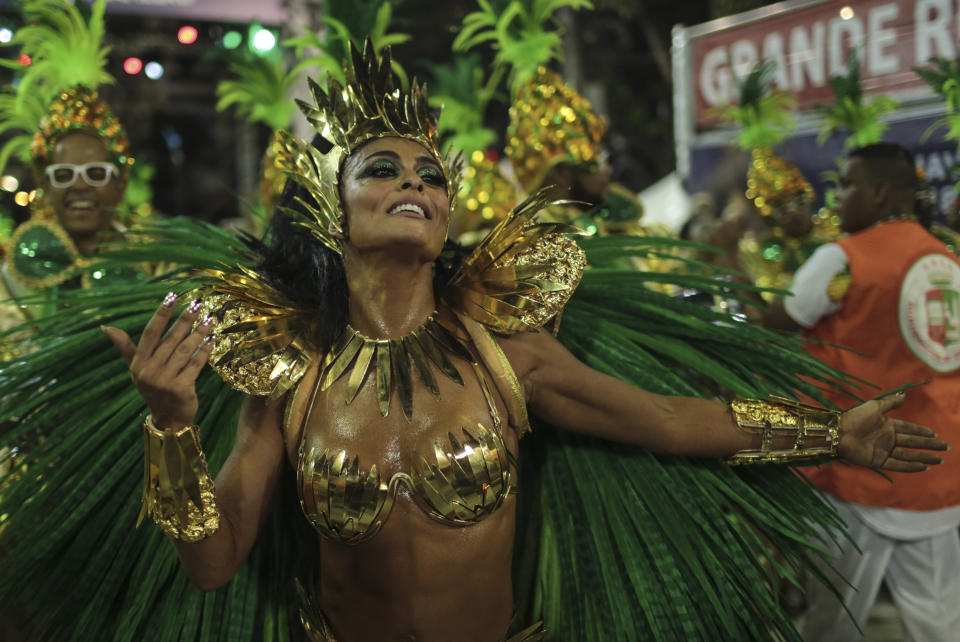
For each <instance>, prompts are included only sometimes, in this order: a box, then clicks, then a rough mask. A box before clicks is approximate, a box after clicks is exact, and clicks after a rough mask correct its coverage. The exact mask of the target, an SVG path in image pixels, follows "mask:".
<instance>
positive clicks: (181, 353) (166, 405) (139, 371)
mask: <svg viewBox="0 0 960 642" xmlns="http://www.w3.org/2000/svg"><path fill="white" fill-rule="evenodd" d="M176 300H177V297H176V295H175V294H173V293H172V292H171V293H170V294H168V295H167V296H166V297H165V298H164V300H163V303H162V304H160V307H159V308H157V311H156V312H155V313H154V315H153V317H152V318H151V319H150V321H149V323H147V327H146V328H144V330H143V335H142V336H141V337H140V343H139V344H137V345H134V343H133V341H132V340H131V339H130V336H129V335H128V334H127V333H126V332H124V331H123V330H121V329H119V328H111V327H103V332H104V334H106V335H107V337H109V338H110V341H112V342H113V345H114V346H116V348H117V350H119V351H120V354H122V355H123V358H124V359H125V360H126V362H127V365H129V366H130V376H131V377H132V378H133V383H134V385H135V386H136V387H137V390H139V391H140V394H141V395H143V398H144V400H145V401H146V402H147V406H149V407H150V414H151V415H152V416H153V423H154V425H156V426H157V427H158V428H166V429H169V430H176V429H178V428H182V427H184V426H189V425H191V424H193V423H194V420H195V418H196V415H197V407H198V403H197V392H196V385H195V384H196V380H197V376H198V375H199V374H200V370H202V369H203V366H204V364H205V363H206V362H207V357H209V356H210V351H211V350H212V349H213V343H214V338H215V335H213V334H210V330H211V327H212V325H213V318H212V317H210V316H209V315H208V316H207V317H205V318H204V319H203V320H202V321H201V322H200V323H199V324H197V326H196V328H195V329H192V328H193V326H194V323H195V322H196V321H197V317H198V315H199V314H200V300H199V299H197V300H196V301H194V302H193V303H191V304H190V305H188V306H187V307H186V309H185V310H184V311H183V313H182V314H181V315H180V318H179V319H177V321H176V322H175V323H174V324H173V326H172V327H171V328H170V329H169V330H168V331H167V332H166V333H164V330H166V328H167V325H168V324H169V322H170V317H172V316H173V309H174V304H175V303H176Z"/></svg>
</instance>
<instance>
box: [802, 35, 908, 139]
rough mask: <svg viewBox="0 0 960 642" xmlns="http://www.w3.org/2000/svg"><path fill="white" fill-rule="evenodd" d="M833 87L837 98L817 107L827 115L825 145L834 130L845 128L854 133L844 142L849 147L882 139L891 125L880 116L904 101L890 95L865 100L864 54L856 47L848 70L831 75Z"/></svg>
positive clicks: (823, 126)
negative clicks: (862, 64)
mask: <svg viewBox="0 0 960 642" xmlns="http://www.w3.org/2000/svg"><path fill="white" fill-rule="evenodd" d="M830 87H831V88H832V89H833V96H834V99H835V101H834V102H832V103H821V104H819V105H817V106H816V107H815V109H816V111H817V112H818V113H820V114H821V115H822V116H823V123H822V124H821V126H820V134H819V136H818V137H817V143H820V144H822V143H823V141H825V140H826V139H827V138H829V137H830V136H832V135H833V134H834V133H836V132H839V131H844V130H846V131H848V132H850V135H849V136H848V137H847V139H846V140H845V141H844V143H843V148H844V149H845V150H846V149H851V148H853V147H862V146H864V145H870V144H871V143H876V142H879V141H880V139H881V138H883V133H884V132H885V131H886V130H887V128H888V127H889V125H888V124H887V123H884V122H882V121H881V120H880V117H881V116H883V115H884V114H888V113H890V112H892V111H894V110H895V109H896V108H897V107H898V106H899V105H900V101H899V100H897V99H895V98H891V97H890V96H877V97H876V98H874V99H873V100H871V101H869V102H866V103H865V102H864V101H863V87H861V85H860V56H859V55H858V54H857V52H856V50H854V51H853V52H852V53H851V54H850V61H849V63H848V65H847V73H846V74H840V75H836V76H831V78H830Z"/></svg>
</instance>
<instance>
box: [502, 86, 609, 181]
mask: <svg viewBox="0 0 960 642" xmlns="http://www.w3.org/2000/svg"><path fill="white" fill-rule="evenodd" d="M606 130H607V126H606V123H605V122H604V121H603V118H601V117H600V116H598V115H597V114H596V113H595V112H594V111H593V108H592V107H591V106H590V102H589V101H588V100H587V99H586V98H584V97H583V96H581V95H580V94H579V93H578V92H577V91H576V90H575V89H573V88H572V87H570V86H569V85H567V84H566V83H565V82H563V77H561V76H560V74H558V73H556V72H554V71H549V70H548V69H547V68H545V67H539V68H538V69H537V73H536V74H535V75H534V77H533V79H532V80H530V81H529V82H527V83H526V84H524V85H523V86H521V87H520V89H519V90H518V91H517V95H516V97H515V98H514V102H513V106H512V107H510V126H509V127H508V128H507V147H506V150H505V151H506V155H507V157H508V158H509V159H510V162H511V163H512V164H513V169H514V172H515V173H516V176H517V180H518V181H519V182H520V185H521V186H522V187H523V189H524V190H526V191H527V192H528V193H532V192H534V191H536V190H537V189H538V188H539V187H541V183H542V182H543V180H544V178H546V176H547V174H548V173H549V171H550V170H551V169H553V167H554V166H555V165H557V164H559V163H570V164H572V165H576V166H577V167H589V166H591V165H594V164H596V163H598V162H599V161H600V158H601V156H602V151H603V147H602V145H601V144H600V141H601V140H603V136H604V134H605V133H606Z"/></svg>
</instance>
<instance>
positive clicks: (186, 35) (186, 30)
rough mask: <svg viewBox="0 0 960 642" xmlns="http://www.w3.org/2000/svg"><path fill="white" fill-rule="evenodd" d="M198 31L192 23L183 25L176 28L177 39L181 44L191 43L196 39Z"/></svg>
mask: <svg viewBox="0 0 960 642" xmlns="http://www.w3.org/2000/svg"><path fill="white" fill-rule="evenodd" d="M199 35H200V32H199V31H197V28H196V27H194V26H193V25H183V26H182V27H180V29H179V30H177V40H179V41H180V44H181V45H192V44H193V43H195V42H196V41H197V37H198V36H199Z"/></svg>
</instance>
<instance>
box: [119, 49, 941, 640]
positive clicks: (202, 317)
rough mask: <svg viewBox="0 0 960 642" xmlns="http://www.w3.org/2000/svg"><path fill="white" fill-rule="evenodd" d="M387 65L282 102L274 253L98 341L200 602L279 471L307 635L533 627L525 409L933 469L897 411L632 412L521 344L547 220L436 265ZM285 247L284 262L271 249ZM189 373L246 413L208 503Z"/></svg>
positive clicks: (653, 407) (674, 440) (643, 441)
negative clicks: (129, 393) (119, 363)
mask: <svg viewBox="0 0 960 642" xmlns="http://www.w3.org/2000/svg"><path fill="white" fill-rule="evenodd" d="M389 69H390V61H389V55H388V54H387V55H385V56H384V58H383V59H381V60H378V59H377V58H376V57H375V56H373V54H372V53H371V52H364V55H363V56H361V55H360V54H358V53H356V52H353V61H352V68H351V69H348V76H347V83H346V85H344V86H341V85H339V83H336V82H335V81H332V80H331V81H330V82H329V83H328V88H327V91H326V92H324V90H322V89H321V88H319V87H318V86H316V85H313V95H314V99H315V100H316V105H306V104H302V105H301V106H302V107H303V109H304V112H305V114H306V115H307V117H308V119H309V120H311V122H312V123H313V124H314V126H316V127H317V129H318V131H321V132H322V133H323V134H324V136H325V137H326V138H327V139H328V140H329V141H330V143H331V144H332V148H331V149H330V150H329V151H328V152H326V153H325V154H324V153H321V152H319V151H317V150H316V149H315V148H313V147H312V146H310V145H307V144H306V143H303V142H301V141H297V140H295V139H293V138H292V137H287V138H286V139H285V144H286V145H287V146H288V149H290V150H291V151H293V152H294V153H293V154H292V157H293V158H294V159H295V163H296V166H295V167H291V168H290V169H289V171H290V174H291V176H292V177H293V178H295V180H297V181H298V182H299V183H300V184H301V185H302V186H304V187H306V188H307V191H308V192H309V196H310V197H311V198H310V199H308V198H300V199H299V200H298V202H299V203H300V205H301V206H302V207H301V208H300V210H299V212H295V211H292V210H291V211H290V214H291V216H293V217H295V222H296V223H297V224H296V225H289V224H288V225H287V229H288V230H289V234H291V235H293V236H295V237H297V238H296V240H295V242H294V241H292V240H291V239H290V238H288V239H287V241H288V242H289V245H287V246H286V249H284V248H283V247H282V246H283V241H282V240H280V241H278V240H277V239H276V238H275V239H274V242H275V245H274V252H273V254H272V255H271V253H270V250H269V248H268V249H267V250H266V251H265V254H266V258H265V260H264V261H263V262H262V263H261V265H260V267H259V270H258V271H257V272H253V271H248V270H247V271H245V270H241V271H237V272H230V271H223V272H218V273H217V274H216V275H215V276H216V277H217V279H218V282H217V284H216V285H214V286H213V287H212V288H211V291H210V292H209V293H208V294H207V296H205V298H204V300H203V301H202V302H201V301H200V300H197V301H195V302H193V303H192V304H191V305H189V306H188V307H187V309H186V311H185V312H184V313H183V314H181V316H180V317H179V319H177V320H176V321H175V322H174V323H173V325H172V326H171V327H170V329H169V330H167V331H166V332H165V329H166V328H167V326H168V323H169V322H170V321H171V319H172V317H173V314H174V304H175V301H174V299H175V297H173V296H172V295H171V296H168V298H167V299H166V300H165V301H164V303H163V304H162V305H161V306H160V307H159V309H158V310H157V312H156V314H155V315H154V317H153V318H152V320H151V321H150V322H149V324H148V325H147V327H146V329H145V330H144V332H143V335H142V336H141V338H140V340H139V343H138V344H135V343H134V342H133V341H132V340H131V339H130V338H129V337H128V336H127V335H126V334H125V333H124V332H123V331H121V330H119V329H115V328H107V329H106V330H105V331H106V332H107V334H108V335H109V336H110V338H111V340H112V341H113V342H114V344H115V345H116V347H117V348H118V349H119V351H120V352H121V353H122V355H123V357H124V358H125V359H126V361H127V362H128V363H129V365H130V371H131V375H132V377H133V381H134V383H135V385H136V386H137V388H138V389H139V391H140V393H141V394H142V395H143V397H144V399H145V400H146V402H147V405H148V406H149V409H150V412H151V415H150V416H149V417H148V418H147V421H146V422H145V425H144V431H145V435H146V443H147V466H146V488H145V489H144V502H145V503H144V512H145V513H148V514H150V515H151V516H152V517H153V518H154V519H155V520H156V521H157V522H158V524H159V525H160V526H161V527H162V528H163V529H164V531H165V532H166V533H167V535H168V536H169V537H170V538H171V539H172V541H173V543H174V545H175V546H176V548H177V551H178V553H179V555H180V560H181V562H182V565H183V567H184V569H185V570H186V572H187V573H188V574H189V575H190V577H191V578H192V580H193V581H194V582H195V583H196V584H197V585H198V586H200V587H201V588H203V589H213V588H216V587H218V586H220V585H222V584H224V583H226V582H227V581H228V580H229V579H230V578H231V577H232V576H233V575H234V573H236V572H237V570H238V569H239V567H240V566H241V564H242V563H243V560H244V559H245V557H246V556H247V554H248V552H249V551H250V549H251V546H252V545H253V542H254V540H255V538H256V537H257V534H258V528H259V527H260V525H261V524H262V523H263V522H264V519H265V517H266V515H267V514H268V512H269V511H270V509H271V506H272V505H273V504H274V502H275V496H276V495H277V490H278V481H279V480H280V478H281V476H282V473H283V472H284V469H285V468H287V467H292V468H293V469H294V470H295V471H296V473H297V490H298V493H299V499H300V504H301V506H302V508H303V512H304V514H305V515H306V517H307V519H308V520H309V522H310V523H311V524H312V526H313V527H314V528H315V529H316V531H317V532H318V534H319V535H320V539H319V544H318V546H319V558H320V560H322V564H320V567H319V569H307V570H308V571H316V580H315V581H311V583H310V585H309V586H308V587H307V588H308V591H307V592H308V593H309V594H310V597H311V598H312V600H313V603H312V604H311V605H310V606H309V607H307V608H306V609H305V612H304V623H305V626H306V628H307V631H308V632H309V633H310V635H311V636H312V637H313V639H318V640H332V639H337V640H341V641H347V642H349V641H351V640H382V639H416V640H464V641H467V640H478V641H479V640H484V641H491V640H502V639H504V638H505V637H508V636H509V635H515V636H516V637H515V639H539V637H540V636H542V635H543V633H542V632H540V631H538V627H537V626H536V625H535V626H533V627H529V628H526V629H524V630H522V631H521V630H518V629H521V628H522V626H517V627H512V626H511V622H512V621H513V619H514V596H513V591H512V585H511V579H510V578H511V565H512V556H513V549H514V536H515V534H514V530H515V519H516V515H515V506H516V498H515V497H514V496H513V495H512V494H511V489H513V488H515V487H516V486H517V484H518V482H519V481H520V480H518V479H517V469H516V460H515V458H514V456H513V453H516V452H517V449H518V440H519V439H520V438H521V437H522V436H523V434H524V433H525V432H526V431H527V430H528V429H529V424H528V420H527V410H528V409H529V411H530V412H531V413H533V414H535V415H537V416H539V417H541V418H543V419H545V420H547V421H549V422H551V423H553V424H554V425H556V426H558V427H561V428H564V429H567V430H570V431H575V432H579V433H584V434H588V435H593V436H597V437H602V438H604V439H607V440H611V441H617V442H623V443H628V444H636V445H640V446H643V447H647V448H649V449H651V450H654V451H657V452H664V453H673V454H685V455H691V456H705V457H730V458H733V459H734V460H737V461H774V460H775V461H782V460H786V459H790V458H794V457H805V456H806V457H809V456H816V455H820V456H823V455H831V454H833V455H839V456H841V457H844V458H845V459H846V460H848V461H850V462H851V463H854V464H859V465H867V466H878V467H883V468H886V469H889V470H898V471H921V470H924V469H925V468H926V467H927V466H929V465H934V464H937V463H939V461H940V459H939V457H938V456H937V455H936V454H935V453H932V452H923V451H925V450H942V449H944V448H946V444H944V443H943V442H941V441H939V440H937V439H936V438H935V437H934V436H933V434H932V433H931V432H930V431H929V430H927V429H925V428H923V427H920V426H916V425H913V424H908V423H906V422H902V421H898V420H894V419H889V418H886V417H885V416H884V412H886V411H887V410H889V409H892V408H894V407H895V406H896V405H898V404H899V403H902V395H895V396H892V397H889V398H886V399H884V400H880V401H872V402H868V403H866V404H864V405H862V406H859V407H858V408H856V409H854V410H852V411H849V412H847V413H844V414H843V415H839V414H838V413H833V412H829V411H824V410H819V409H813V408H809V407H806V406H800V405H798V404H775V403H771V402H761V401H742V402H735V403H733V404H732V405H731V406H727V405H724V404H721V403H716V402H711V401H705V400H698V399H693V398H683V397H667V396H662V395H656V394H652V393H648V392H644V391H641V390H640V389H637V388H635V387H633V386H630V385H629V384H626V383H624V382H621V381H619V380H616V379H614V378H612V377H609V376H607V375H604V374H601V373H600V372H597V371H595V370H593V369H591V368H589V367H587V366H586V365H584V364H583V363H580V362H579V361H578V360H577V359H576V358H574V357H573V356H572V355H571V354H570V353H569V352H567V350H566V349H565V348H564V347H562V346H561V344H560V343H559V342H558V341H557V340H556V339H554V338H553V336H551V334H549V333H548V332H546V331H545V330H544V329H543V326H544V324H545V323H547V322H548V321H549V320H550V319H551V318H553V317H554V316H556V315H557V314H558V313H559V312H560V311H561V309H562V307H563V304H564V303H565V302H566V300H567V298H568V297H569V295H570V294H571V293H572V291H573V289H574V288H575V287H576V285H577V283H578V281H579V279H580V273H581V271H582V269H583V263H584V261H583V256H582V254H581V252H580V250H579V248H578V247H577V246H576V245H575V244H573V243H572V242H571V241H569V240H568V239H567V238H566V237H565V236H564V233H565V232H568V231H569V228H567V227H565V226H562V225H558V224H536V223H533V222H532V217H533V215H534V214H535V213H536V212H537V210H538V209H539V208H541V207H543V206H544V205H545V204H546V203H544V202H543V201H542V200H538V199H536V198H533V199H531V200H529V201H527V202H525V203H523V204H521V205H520V206H518V208H517V209H516V210H515V211H514V212H513V213H512V214H511V215H510V216H509V217H508V218H507V219H506V220H505V221H504V222H503V223H501V224H500V225H499V226H498V227H497V228H496V229H495V230H494V231H493V232H492V233H491V234H490V236H488V237H487V239H486V240H485V241H484V242H483V243H482V244H481V245H480V246H479V248H478V249H477V250H476V251H474V252H473V253H472V254H471V255H470V256H469V257H467V258H466V259H465V260H463V261H460V262H458V263H457V264H454V265H453V266H452V269H451V266H450V265H449V264H445V262H444V260H443V258H442V257H441V253H442V251H443V249H444V243H445V238H446V234H447V228H448V225H449V217H450V209H451V202H452V200H453V197H454V195H455V194H456V191H457V189H456V184H457V176H456V167H457V164H456V163H455V162H454V163H448V162H446V161H445V159H444V158H442V156H441V154H440V153H439V152H438V146H437V140H436V129H435V124H434V120H433V117H432V115H431V114H430V112H429V110H428V108H427V104H426V95H425V92H424V90H423V88H422V87H420V86H418V85H416V83H414V86H413V89H412V90H411V92H410V94H409V95H405V94H403V93H401V92H400V91H399V90H396V89H395V88H394V87H393V84H392V79H391V76H390V71H389ZM311 199H312V200H311ZM304 212H306V214H304ZM291 238H292V237H291ZM298 243H299V247H301V248H308V250H309V252H308V255H300V256H293V255H291V253H290V252H289V251H288V250H289V249H290V248H292V247H294V246H297V244H298ZM271 256H272V258H271ZM451 271H452V273H453V275H452V276H449V274H450V272H451ZM214 333H216V339H215V340H214ZM208 359H210V361H211V362H212V363H213V364H214V365H215V367H216V368H217V369H218V370H219V371H220V374H221V376H223V377H224V378H225V380H227V382H228V383H230V384H231V385H233V386H234V387H236V388H238V389H241V390H244V391H245V392H247V393H248V394H249V395H250V396H249V397H248V398H247V400H246V402H245V405H244V409H243V412H242V415H241V418H240V422H239V426H238V432H237V439H236V444H235V446H234V448H233V451H232V453H231V455H230V457H229V458H228V460H227V461H226V463H225V464H224V466H223V467H222V468H221V470H220V473H219V475H218V477H217V480H216V488H214V483H213V481H212V480H211V478H210V476H209V474H208V473H207V472H206V464H205V462H204V457H203V454H202V451H201V450H200V444H199V440H198V437H197V435H198V433H197V427H196V426H195V425H194V421H195V415H196V412H197V408H198V399H197V395H196V392H195V386H194V382H195V380H196V378H197V376H198V374H199V372H200V370H201V369H202V368H203V365H204V364H205V363H206V362H207V360H208ZM414 371H416V375H413V374H412V373H413V372H414Z"/></svg>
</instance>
